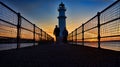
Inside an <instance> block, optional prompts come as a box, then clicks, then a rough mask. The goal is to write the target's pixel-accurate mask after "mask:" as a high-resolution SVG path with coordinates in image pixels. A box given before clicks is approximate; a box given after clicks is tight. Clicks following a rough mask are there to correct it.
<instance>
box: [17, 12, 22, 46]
mask: <svg viewBox="0 0 120 67" xmlns="http://www.w3.org/2000/svg"><path fill="white" fill-rule="evenodd" d="M20 28H21V15H20V13H18V24H17V48H20V33H21V29H20Z"/></svg>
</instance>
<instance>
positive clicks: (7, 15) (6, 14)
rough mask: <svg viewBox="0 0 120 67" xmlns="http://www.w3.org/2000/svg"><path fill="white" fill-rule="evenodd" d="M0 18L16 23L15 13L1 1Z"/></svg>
mask: <svg viewBox="0 0 120 67" xmlns="http://www.w3.org/2000/svg"><path fill="white" fill-rule="evenodd" d="M0 19H2V20H4V21H7V22H9V23H12V24H15V25H17V23H18V16H17V14H16V13H15V12H13V11H12V10H10V9H8V8H7V7H5V6H3V4H1V3H0Z"/></svg>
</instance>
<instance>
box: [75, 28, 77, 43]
mask: <svg viewBox="0 0 120 67" xmlns="http://www.w3.org/2000/svg"><path fill="white" fill-rule="evenodd" d="M75 42H76V44H77V29H75Z"/></svg>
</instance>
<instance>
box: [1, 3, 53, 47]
mask: <svg viewBox="0 0 120 67" xmlns="http://www.w3.org/2000/svg"><path fill="white" fill-rule="evenodd" d="M50 41H53V38H52V37H51V36H50V35H49V34H47V33H46V32H45V31H43V30H42V29H40V28H39V27H37V26H36V25H35V24H33V23H31V22H30V21H29V20H27V19H26V18H24V17H23V16H21V15H20V13H17V12H15V11H14V10H12V9H11V8H10V7H8V6H6V5H5V4H4V3H2V2H0V43H1V44H2V43H9V44H10V43H17V48H20V44H21V43H33V44H34V45H35V44H36V43H38V42H39V43H40V42H50Z"/></svg>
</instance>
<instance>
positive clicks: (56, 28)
mask: <svg viewBox="0 0 120 67" xmlns="http://www.w3.org/2000/svg"><path fill="white" fill-rule="evenodd" d="M53 34H54V35H55V37H56V43H58V42H59V35H60V29H59V27H58V26H57V25H56V26H55V29H54V32H53Z"/></svg>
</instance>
